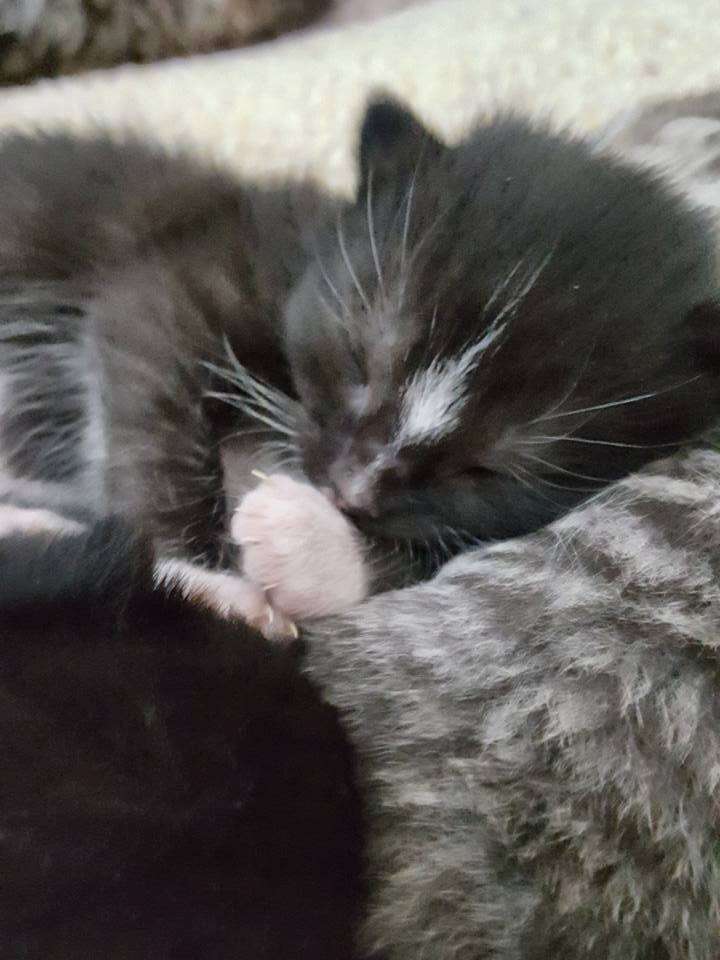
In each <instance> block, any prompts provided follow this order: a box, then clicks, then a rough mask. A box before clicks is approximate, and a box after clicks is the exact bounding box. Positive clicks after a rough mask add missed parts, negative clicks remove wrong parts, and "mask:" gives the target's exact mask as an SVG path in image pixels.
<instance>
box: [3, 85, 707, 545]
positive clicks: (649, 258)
mask: <svg viewBox="0 0 720 960" xmlns="http://www.w3.org/2000/svg"><path fill="white" fill-rule="evenodd" d="M359 168H360V185H359V189H358V193H357V197H356V199H355V201H354V202H352V203H349V204H345V205H342V204H340V203H339V202H338V203H337V204H336V203H334V202H333V201H330V200H327V199H326V198H323V197H321V196H320V195H319V194H318V193H317V192H315V191H312V190H310V189H309V188H306V187H303V188H295V187H288V188H286V189H284V190H282V191H277V192H273V191H260V190H257V189H253V188H249V187H241V186H239V185H238V184H236V183H235V182H233V181H232V180H231V179H230V178H228V177H225V176H223V175H221V174H219V173H216V172H212V171H208V170H205V169H202V168H200V167H198V166H196V165H194V164H192V163H191V162H190V161H188V160H186V159H183V158H171V157H168V156H165V155H162V154H161V153H159V152H157V151H153V150H151V149H150V148H148V147H146V146H142V145H140V144H137V143H125V144H114V143H112V142H110V141H109V140H95V141H92V142H81V141H75V140H72V139H68V138H64V137H47V138H42V139H28V138H23V137H13V138H10V139H9V140H7V141H6V142H5V144H4V146H3V148H2V150H0V176H2V180H3V184H4V185H5V191H4V193H3V197H2V200H1V201H0V284H1V286H2V290H1V291H0V338H1V339H2V349H0V366H1V367H4V370H5V377H4V392H5V405H6V408H7V410H8V414H7V416H6V418H5V422H4V424H3V426H2V436H1V437H0V440H1V441H2V446H3V448H4V450H5V459H6V461H7V462H8V463H9V466H10V468H11V470H12V471H13V472H14V473H15V474H19V475H21V476H28V475H30V476H33V477H39V478H40V479H52V480H59V479H60V480H66V481H68V482H71V483H72V484H75V485H78V484H84V486H85V489H86V490H87V497H88V502H89V503H93V502H97V503H98V504H99V507H100V509H107V505H108V503H111V504H112V505H113V509H117V510H120V511H121V512H123V513H125V514H128V515H130V516H132V517H133V518H134V519H136V520H138V521H140V522H141V523H142V525H143V526H144V527H145V528H146V529H148V530H149V531H150V532H151V534H152V535H153V536H154V538H155V539H156V541H157V542H158V543H160V544H161V546H162V549H163V551H164V552H174V553H177V554H181V555H184V556H186V557H187V556H189V557H197V558H198V559H200V560H203V561H205V562H208V561H209V562H212V563H217V562H224V561H227V562H230V561H231V560H232V559H233V558H232V555H231V552H230V553H224V551H223V546H222V545H223V538H224V531H225V530H226V523H227V518H226V508H225V504H224V500H223V496H222V488H223V482H222V479H223V478H222V465H221V442H222V441H223V439H224V438H225V437H227V436H228V435H229V434H231V433H235V432H236V431H238V430H239V429H244V428H247V427H248V424H249V423H252V422H254V423H255V426H256V427H258V428H262V429H263V430H268V431H269V432H270V433H271V434H274V435H275V437H276V442H277V443H278V444H279V445H280V448H281V450H282V452H283V454H284V455H286V456H287V457H289V458H290V460H291V461H293V462H294V463H295V462H296V463H297V464H299V466H300V467H301V468H302V469H303V470H304V471H305V473H306V474H307V475H308V476H309V477H310V479H311V480H312V481H313V482H314V483H316V484H317V485H318V486H320V487H325V488H327V489H328V491H329V493H330V494H331V496H333V498H334V499H335V501H336V502H337V504H338V505H339V506H340V507H341V508H342V509H344V510H346V511H347V512H348V513H349V514H351V515H352V516H353V517H354V518H355V519H356V521H357V522H358V524H359V525H360V526H362V527H363V528H365V529H366V530H367V531H369V532H370V533H372V534H374V535H376V536H379V537H388V538H396V539H401V540H407V541H411V542H414V543H419V544H425V543H428V542H429V543H430V544H434V545H436V546H437V545H438V544H439V545H440V546H441V548H446V549H447V551H448V552H451V551H452V550H454V549H457V548H458V547H460V546H462V544H463V543H466V542H472V541H475V540H477V539H480V540H487V539H493V538H501V537H506V536H512V535H516V534H521V533H524V532H527V531H529V530H532V529H534V528H536V527H538V526H541V525H543V524H544V523H546V522H548V521H550V520H552V519H553V518H554V517H556V516H558V515H559V514H561V513H563V512H564V511H565V510H567V509H569V508H570V507H571V506H572V505H574V504H576V503H577V502H579V501H580V500H582V499H583V498H585V497H587V496H588V495H590V494H592V493H594V492H596V491H597V490H599V489H600V488H602V486H603V485H604V484H606V483H608V482H609V481H611V480H613V479H615V478H617V477H620V476H622V475H624V474H626V473H627V472H629V471H631V470H634V469H636V468H637V467H639V466H640V465H641V464H643V463H645V462H646V461H648V460H651V459H653V458H656V457H658V456H660V455H662V454H664V453H666V452H668V451H670V450H672V449H673V448H674V447H676V446H678V445H679V444H681V443H684V442H685V441H687V440H689V439H691V438H692V437H695V436H697V435H698V434H699V433H700V432H701V431H703V430H704V429H705V428H706V427H707V425H708V424H709V423H710V422H712V421H713V420H714V419H715V417H716V414H717V407H718V399H719V398H720V378H719V374H720V349H719V346H720V345H719V343H718V329H719V327H718V321H719V319H720V311H719V310H718V308H717V305H716V304H715V302H714V299H713V298H714V296H715V293H716V276H715V267H714V252H713V242H712V238H711V236H710V231H709V228H708V225H707V223H706V221H705V219H704V218H703V217H702V216H701V215H700V214H699V213H696V212H693V211H691V210H690V209H688V208H687V207H686V206H685V205H684V204H683V202H682V201H681V200H680V199H678V198H677V197H676V196H674V195H673V194H672V192H671V191H670V190H669V189H668V188H667V187H666V186H664V185H663V184H662V183H661V182H660V181H659V180H657V179H656V178H655V177H654V176H653V175H651V174H648V173H642V172H638V171H636V170H633V169H630V168H629V167H627V166H624V165H622V164H621V163H619V162H616V161H614V160H612V159H609V158H608V157H604V156H600V155H597V154H595V153H594V152H593V151H592V149H591V148H590V147H589V146H588V145H586V144H584V143H582V142H580V141H577V140H572V139H568V138H566V137H558V136H555V135H552V134H550V133H549V132H547V131H545V130H542V129H536V128H534V127H533V126H531V125H530V124H528V123H527V122H525V121H523V120H520V119H517V118H514V117H507V116H504V117H499V118H498V119H496V120H494V121H491V122H489V123H487V124H484V125H482V126H480V127H479V128H478V129H477V130H475V131H474V132H473V133H472V134H471V135H470V136H469V137H468V138H467V139H466V140H465V141H464V142H462V143H461V144H460V145H459V146H456V147H448V146H445V145H444V144H442V143H440V142H439V141H438V140H437V139H436V138H435V137H433V136H432V135H431V134H430V133H429V132H428V131H427V130H426V129H425V128H424V127H423V126H422V125H421V124H420V123H419V121H417V120H416V119H415V118H414V117H412V116H411V115H410V114H409V113H408V112H407V111H405V110H404V109H403V108H401V107H400V106H398V105H396V104H394V103H390V102H378V103H375V104H373V105H372V106H371V107H370V108H369V110H368V112H367V114H366V117H365V121H364V123H363V126H362V132H361V136H360V151H359ZM225 401H227V402H225ZM251 429H252V427H251ZM225 481H226V486H227V485H228V482H229V478H228V477H225ZM230 485H232V484H230Z"/></svg>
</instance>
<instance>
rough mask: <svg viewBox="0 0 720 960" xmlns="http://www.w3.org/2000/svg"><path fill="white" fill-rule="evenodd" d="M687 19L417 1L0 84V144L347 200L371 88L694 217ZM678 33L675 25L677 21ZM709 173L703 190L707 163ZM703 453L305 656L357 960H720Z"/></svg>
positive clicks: (692, 56) (690, 20)
mask: <svg viewBox="0 0 720 960" xmlns="http://www.w3.org/2000/svg"><path fill="white" fill-rule="evenodd" d="M715 12H716V11H715V4H714V3H711V2H707V0H699V2H697V3H694V4H693V5H688V4H687V3H685V2H684V0H666V2H665V3H663V5H662V7H657V6H656V5H652V4H629V3H627V2H626V0H578V2H574V0H567V2H564V3H552V4H539V3H528V2H527V0H508V2H506V3H503V4H497V3H495V2H493V0H438V2H435V3H431V4H427V5H425V6H421V7H416V8H410V9H408V10H407V11H404V12H402V13H399V14H396V15H393V16H391V17H388V18H386V19H385V20H383V21H379V22H376V23H374V24H371V25H362V26H353V27H349V28H344V29H342V30H335V31H327V32H325V33H318V34H310V35H307V36H302V37H297V38H293V39H289V40H286V41H283V42H278V43H276V44H273V45H271V46H267V47H259V48H255V49H253V50H250V51H244V52H241V53H233V54H218V55H212V56H208V57H203V58H198V59H197V60H193V61H191V62H190V61H188V62H185V61H171V62H168V63H164V64H161V65H155V66H148V67H143V68H137V67H126V68H121V69H118V70H116V71H113V72H111V73H106V74H91V75H88V76H85V77H83V78H78V79H73V80H67V81H57V82H52V83H42V84H38V85H37V86H35V87H33V88H29V89H22V90H17V91H4V92H3V95H2V97H0V127H2V126H5V127H9V126H18V125H19V126H23V127H28V126H30V127H36V126H43V127H46V128H47V127H56V126H63V127H70V128H72V129H76V130H87V129H88V128H91V127H92V126H94V125H98V124H100V125H108V124H109V125H111V126H113V127H114V128H121V127H130V128H133V129H135V130H139V131H142V132H145V133H147V134H148V135H151V136H153V137H156V138H159V139H161V140H163V141H164V142H168V143H172V142H182V143H184V144H189V145H190V146H191V147H192V148H193V149H196V150H197V151H198V152H200V153H201V154H203V155H206V156H211V157H212V158H213V159H215V160H218V161H219V162H221V163H225V164H228V165H230V166H231V167H233V168H234V169H236V170H239V171H241V172H243V173H248V174H251V175H253V176H260V177H265V178H272V177H276V176H282V175H286V174H288V173H300V174H303V173H311V174H312V175H314V176H316V177H318V178H319V179H321V180H323V181H324V182H325V183H326V184H328V185H330V186H332V187H335V188H337V189H342V190H344V189H348V188H350V186H351V185H352V181H353V150H352V143H353V135H352V132H353V129H354V125H355V122H356V118H357V115H358V113H359V111H360V109H361V107H362V104H363V102H364V100H365V98H366V96H367V93H368V91H369V90H370V89H374V88H377V87H378V86H384V87H387V88H390V89H392V90H394V91H395V92H397V93H398V94H399V95H401V96H403V97H405V98H407V99H409V100H410V102H411V103H412V104H413V105H414V106H415V107H416V108H417V109H418V111H419V112H420V113H421V114H422V115H423V116H424V118H425V119H427V120H428V121H429V122H431V123H433V124H434V125H435V126H436V127H437V128H438V129H439V130H440V132H442V133H443V134H445V135H447V136H450V137H454V136H456V135H458V134H459V133H460V132H461V130H462V129H463V128H464V127H465V125H466V124H467V123H468V122H469V121H470V120H471V119H472V118H473V117H476V116H477V115H478V114H479V113H481V112H483V111H487V110H490V109H492V108H493V107H494V106H495V105H497V104H498V103H510V104H513V105H516V106H519V107H522V108H523V109H529V110H530V111H531V112H536V113H543V114H547V113H549V114H551V115H553V116H554V117H555V118H556V120H557V121H558V122H561V123H568V124H572V125H574V126H577V127H578V128H579V129H582V130H585V131H593V132H598V135H600V131H601V129H603V128H604V125H605V124H606V123H607V122H608V121H609V120H610V119H611V118H613V117H615V116H617V115H618V113H619V112H622V113H621V119H620V120H619V121H618V122H617V123H616V124H614V125H613V126H611V127H609V128H604V129H605V132H604V133H603V134H602V136H603V137H604V139H605V142H606V144H608V143H612V144H614V145H615V146H616V148H617V149H619V150H622V151H623V152H624V153H625V154H626V155H628V156H632V157H633V158H635V159H636V160H638V162H654V163H659V164H660V165H662V166H664V167H667V168H668V169H669V171H670V173H671V174H672V175H673V176H675V177H676V178H677V179H678V181H680V182H681V186H682V188H683V189H686V190H689V191H690V192H691V193H692V194H693V195H694V196H695V197H696V198H698V199H701V200H703V201H706V202H711V203H713V202H716V200H715V199H714V198H715V197H716V191H717V188H716V186H715V185H714V184H715V181H716V180H717V172H718V171H717V160H716V159H715V156H716V155H715V153H714V149H716V148H717V141H718V140H720V134H719V132H718V131H719V130H720V121H719V115H718V111H717V100H716V99H713V98H710V99H703V98H701V99H698V100H686V101H683V102H681V103H675V104H673V105H672V106H669V107H667V106H666V107H662V108H657V109H655V110H650V111H649V112H646V113H642V114H636V113H633V112H632V111H631V112H630V113H627V112H625V111H627V109H628V108H629V107H631V106H632V104H634V103H635V102H636V101H637V100H638V99H639V98H641V97H643V96H647V95H654V96H665V97H668V96H676V95H679V94H684V93H690V92H692V91H693V90H696V89H700V88H701V87H702V86H708V85H710V84H712V83H713V82H718V81H720V74H719V73H718V70H717V67H716V62H717V60H716V51H717V49H718V45H719V41H720V24H719V23H718V22H717V19H716V17H715ZM699 23H702V29H699V28H698V24H699ZM713 165H714V167H715V169H713ZM719 548H720V456H719V455H717V454H715V453H714V452H712V451H705V452H695V453H692V454H690V455H686V456H683V457H678V458H676V459H675V460H673V461H670V462H669V463H666V464H664V465H659V466H658V467H655V468H653V470H651V471H648V472H647V473H646V474H644V475H642V476H639V477H636V478H631V479H630V480H628V481H626V482H624V483H621V484H619V485H618V486H617V487H616V488H615V489H613V490H612V491H609V492H608V493H607V494H606V495H604V496H603V497H602V498H600V499H599V500H597V501H596V502H594V503H593V504H591V505H589V506H587V507H585V508H584V509H582V510H579V511H576V512H575V513H574V514H572V515H571V516H569V517H567V518H566V519H564V520H563V521H561V522H560V523H558V524H556V525H555V526H554V527H553V528H552V529H550V530H549V531H546V532H543V533H539V534H536V535H534V536H532V537H528V538H526V539H524V540H521V541H516V542H512V543H508V544H504V545H498V546H494V547H492V548H490V549H486V550H484V551H475V552H472V553H470V554H468V555H466V556H464V557H462V558H459V559H457V560H455V561H454V562H453V563H451V564H450V565H448V566H447V567H446V568H445V569H444V570H443V571H442V572H441V573H440V575H439V576H438V577H437V578H436V580H434V581H433V582H431V583H428V584H424V585H422V586H419V587H416V588H413V589H410V590H406V591H403V592H399V593H394V594H387V595H384V596H381V597H377V598H375V599H373V600H371V601H369V602H368V603H367V604H365V605H364V606H363V607H362V608H361V609H359V610H357V611H356V612H355V613H353V614H352V615H350V616H347V617H345V618H343V619H341V620H334V621H332V622H327V623H323V624H320V625H319V626H318V627H317V629H316V630H315V631H314V634H313V637H312V638H311V640H312V644H311V655H310V664H309V665H310V669H311V670H312V672H313V673H314V675H315V676H316V677H317V678H319V679H320V680H321V681H322V682H323V684H324V686H325V688H326V690H327V692H328V695H329V696H330V697H331V698H332V699H334V700H335V701H336V702H338V703H340V704H341V705H342V706H343V707H345V708H346V709H347V711H348V722H349V724H350V727H351V730H352V732H353V736H354V738H355V742H356V744H357V746H358V749H359V752H360V755H361V760H362V771H363V777H364V782H365V787H366V794H367V796H368V798H369V801H370V804H371V823H370V828H371V839H372V845H371V851H372V852H371V862H370V874H371V879H372V883H373V899H372V908H371V911H370V915H369V918H368V922H367V924H366V929H365V931H364V945H365V947H366V948H367V950H368V952H372V951H378V953H381V954H382V956H383V957H388V958H397V960H405V958H407V960H410V958H412V960H449V958H453V960H461V958H462V960H483V958H499V960H520V958H536V960H541V958H543V960H544V958H549V957H552V958H558V960H563V958H572V960H580V958H590V960H633V958H637V960H640V958H643V960H666V958H672V960H717V957H718V956H720V871H719V869H718V865H719V863H720V861H719V860H718V855H717V841H716V836H717V825H718V824H717V819H718V803H719V801H720V788H719V786H718V784H720V723H719V722H718V721H719V720H720V699H719V698H718V695H717V690H718V683H719V682H720V658H719V657H718V637H720V629H719V628H720V622H719V620H720V573H719V571H718V561H717V557H718V555H720V551H719Z"/></svg>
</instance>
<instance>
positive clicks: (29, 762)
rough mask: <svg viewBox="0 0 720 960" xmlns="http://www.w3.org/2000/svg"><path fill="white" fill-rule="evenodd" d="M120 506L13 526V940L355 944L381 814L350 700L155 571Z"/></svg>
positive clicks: (5, 637) (226, 954) (3, 775)
mask: <svg viewBox="0 0 720 960" xmlns="http://www.w3.org/2000/svg"><path fill="white" fill-rule="evenodd" d="M151 562H152V556H151V551H150V549H149V547H148V545H147V543H146V542H145V541H144V540H142V539H141V538H139V537H138V536H137V535H135V534H134V533H133V531H132V530H130V529H129V528H128V527H127V526H126V525H124V524H123V523H121V522H118V521H116V520H112V519H111V520H101V521H98V522H97V523H95V524H94V525H92V526H91V527H90V528H89V529H88V530H87V532H86V533H82V534H74V535H68V536H63V537H54V538H48V537H45V536H44V535H38V536H12V537H8V538H5V539H0V620H1V621H2V628H1V629H0V633H1V634H2V655H1V656H0V740H1V742H2V750H1V751H0V811H1V813H0V821H1V822H0V826H1V831H2V832H1V833H0V875H1V876H2V883H0V956H2V957H6V956H7V957H8V958H10V957H12V958H13V960H14V958H20V957H22V958H23V960H71V958H72V960H77V958H79V957H83V958H89V957H98V958H100V957H101V958H103V960H150V958H152V960H181V958H186V960H200V958H202V960H238V958H246V960H322V958H327V960H338V958H346V960H347V958H350V957H351V956H352V938H353V932H354V927H355V923H356V920H357V918H358V912H359V909H360V905H361V902H362V897H363V893H362V883H361V867H362V864H361V857H362V817H361V810H360V804H359V800H358V796H357V793H356V789H355V782H354V773H353V757H352V754H351V751H350V748H349V746H348V743H347V741H346V739H345V736H344V734H343V732H342V730H341V727H340V724H339V722H338V717H337V713H336V711H335V710H334V709H333V708H331V707H330V706H328V705H326V704H324V703H323V702H322V701H321V699H320V697H319V695H318V693H317V691H316V690H315V688H314V687H313V686H312V684H311V683H310V682H309V681H308V680H307V679H305V678H304V677H302V676H301V675H300V672H299V652H298V650H297V649H294V650H293V649H291V648H281V647H278V646H272V645H270V644H269V643H267V642H266V641H264V640H263V639H262V638H260V637H259V636H258V635H256V634H255V633H254V632H252V631H251V630H249V629H248V628H246V627H245V626H244V625H243V624H241V623H230V622H226V621H221V620H218V619H216V618H215V617H214V615H212V614H211V613H209V612H207V611H205V610H202V609H198V608H195V607H192V606H190V605H189V604H188V603H187V602H185V601H183V600H181V599H180V598H178V597H177V596H173V595H172V594H168V593H167V592H166V591H164V590H159V589H156V588H154V587H153V585H152V579H151Z"/></svg>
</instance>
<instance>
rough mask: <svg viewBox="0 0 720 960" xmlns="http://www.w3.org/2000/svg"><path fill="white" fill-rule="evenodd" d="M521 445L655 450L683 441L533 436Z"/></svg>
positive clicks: (674, 445)
mask: <svg viewBox="0 0 720 960" xmlns="http://www.w3.org/2000/svg"><path fill="white" fill-rule="evenodd" d="M522 442H523V446H533V445H535V446H541V445H543V444H545V443H551V442H552V443H587V444H592V445H593V446H600V447H624V448H626V449H628V450H655V449H658V448H659V447H679V446H681V445H682V443H683V441H682V440H678V441H676V442H675V443H621V442H620V441H619V440H591V439H590V438H589V437H571V436H557V437H555V436H535V437H533V438H532V439H531V440H523V441H522Z"/></svg>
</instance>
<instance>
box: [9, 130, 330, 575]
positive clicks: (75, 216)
mask: <svg viewBox="0 0 720 960" xmlns="http://www.w3.org/2000/svg"><path fill="white" fill-rule="evenodd" d="M0 168H1V169H2V171H3V182H4V183H5V185H6V192H5V193H4V197H3V202H2V204H1V205H0V317H1V324H2V325H1V326H0V341H2V348H1V349H0V353H1V354H2V356H1V358H0V368H2V371H3V372H2V373H0V377H2V379H3V381H4V384H3V399H4V415H3V421H2V424H1V425H0V438H1V439H0V448H1V449H2V451H3V453H4V459H5V462H6V468H7V469H8V471H9V472H10V473H11V474H12V475H16V476H17V475H19V476H25V477H31V478H32V479H37V480H44V481H54V482H65V483H68V484H70V485H71V486H72V487H73V488H75V489H81V490H83V491H84V495H85V497H86V502H87V503H88V504H89V505H91V506H93V505H94V506H95V507H96V508H97V509H98V510H99V511H100V512H103V511H106V510H107V509H110V508H111V509H112V510H113V511H114V512H117V513H120V514H125V515H128V516H130V517H132V518H134V519H135V520H137V521H139V522H140V523H141V524H142V525H143V527H144V528H145V529H147V530H148V532H149V533H150V534H151V535H152V536H153V537H154V538H155V540H156V541H157V542H159V543H161V544H162V546H163V548H164V550H165V551H166V552H170V553H172V552H178V553H180V554H181V555H183V556H189V557H199V558H202V559H207V560H210V561H211V562H217V561H218V558H219V556H220V554H221V553H222V549H223V545H224V536H223V534H224V529H225V520H226V517H225V514H224V504H223V489H222V470H221V464H220V447H219V440H220V437H221V435H222V433H223V431H224V432H225V433H229V432H231V428H230V427H228V426H227V417H226V416H225V413H226V412H228V413H229V412H230V408H227V407H221V405H220V403H219V402H217V401H212V400H208V399H206V398H205V396H204V394H205V393H206V392H208V391H210V390H211V388H212V387H213V386H214V387H215V388H216V389H220V388H222V387H223V386H224V384H223V383H222V381H221V380H219V379H218V378H214V379H213V377H212V375H211V373H210V372H209V370H208V369H207V368H206V367H205V366H204V364H206V363H212V362H214V363H216V364H225V363H226V362H227V358H226V356H225V341H227V343H228V344H229V345H230V347H231V349H232V350H233V351H234V352H235V353H236V354H237V355H239V356H242V357H243V358H244V360H245V362H246V363H247V364H248V365H249V366H250V367H252V369H253V370H254V371H255V372H256V374H257V375H258V376H259V377H262V378H264V379H267V380H270V381H271V382H273V383H274V384H275V385H276V386H277V387H279V388H283V387H284V388H285V389H288V388H289V378H288V374H287V370H286V364H285V361H284V358H283V355H282V351H281V348H280V340H281V333H280V316H279V315H280V309H281V304H282V301H283V298H284V296H286V295H287V292H288V290H289V288H290V286H291V284H292V282H293V281H294V280H296V279H297V277H298V276H299V275H300V274H301V272H302V270H303V268H304V265H305V261H304V260H303V259H302V252H301V233H302V226H301V224H307V223H310V222H311V219H310V211H312V212H313V213H315V214H317V213H318V211H317V208H318V207H319V206H322V204H323V202H324V201H323V200H322V199H321V198H320V197H319V196H318V195H316V194H314V193H313V192H312V191H311V190H310V189H309V188H308V189H305V188H298V189H297V190H296V191H293V190H288V191H265V192H262V191H254V190H251V189H242V188H240V187H238V185H237V184H235V183H234V182H233V181H231V180H229V179H227V178H225V177H224V176H223V175H221V174H219V173H214V172H213V171H207V170H204V169H202V168H199V167H198V166H197V165H196V164H194V163H191V162H190V161H184V160H183V159H182V158H177V157H173V158H171V157H167V156H165V155H163V153H162V152H159V151H157V152H156V151H152V150H150V149H148V148H147V147H145V146H144V145H140V144H133V143H124V144H123V145H120V146H117V145H115V144H113V143H112V142H111V141H109V140H98V141H95V142H92V143H89V144H86V143H83V142H81V141H75V140H73V139H72V138H66V137H51V138H39V139H27V138H22V137H21V138H11V139H10V140H9V141H7V142H6V143H5V145H4V147H3V150H2V153H1V154H0ZM211 408H212V409H211ZM246 426H247V424H246Z"/></svg>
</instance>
